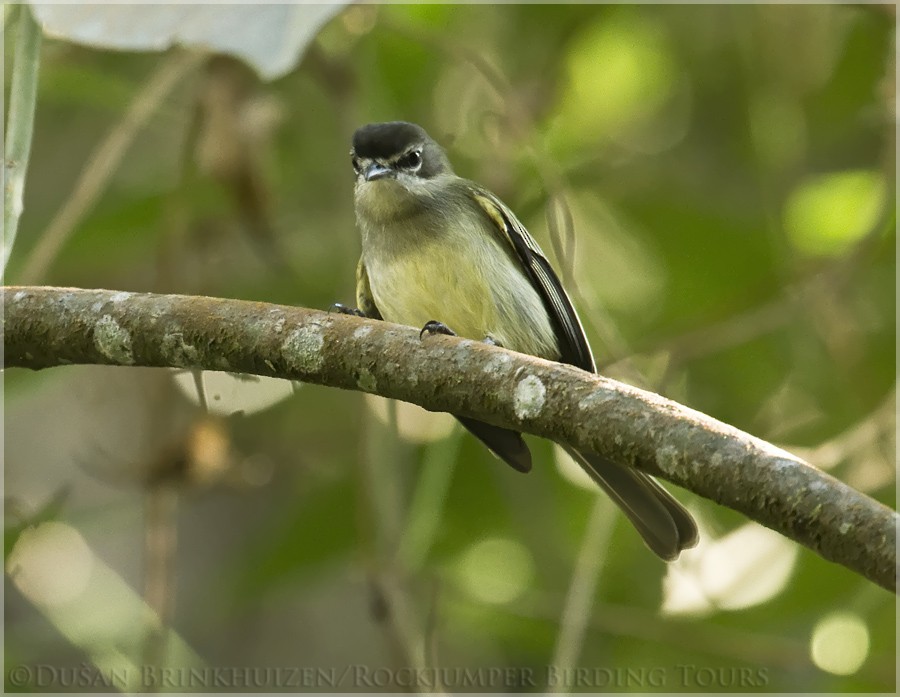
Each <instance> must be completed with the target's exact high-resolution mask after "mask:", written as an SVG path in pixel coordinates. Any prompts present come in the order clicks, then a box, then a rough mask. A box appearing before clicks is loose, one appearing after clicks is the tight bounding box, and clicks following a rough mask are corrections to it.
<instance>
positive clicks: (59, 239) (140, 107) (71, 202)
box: [22, 52, 205, 283]
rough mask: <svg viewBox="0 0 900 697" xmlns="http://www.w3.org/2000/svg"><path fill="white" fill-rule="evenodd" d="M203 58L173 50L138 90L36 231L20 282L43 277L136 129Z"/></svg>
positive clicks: (95, 198) (114, 169)
mask: <svg viewBox="0 0 900 697" xmlns="http://www.w3.org/2000/svg"><path fill="white" fill-rule="evenodd" d="M203 60H205V56H204V55H203V54H201V53H184V52H177V53H175V54H174V55H173V56H172V57H170V58H169V59H167V60H166V61H165V62H164V63H163V64H162V66H161V67H160V68H159V70H157V71H156V73H154V75H153V76H152V77H151V78H150V79H149V80H148V81H147V84H146V85H145V86H144V87H143V88H142V89H141V91H140V92H138V94H137V96H136V97H135V98H134V101H132V102H131V104H130V105H129V107H128V110H127V111H126V112H125V115H124V116H123V117H122V119H121V120H120V121H119V122H118V123H117V124H116V125H115V126H114V127H113V128H112V130H111V131H110V132H109V133H108V134H107V136H106V138H104V139H103V141H102V142H101V143H100V144H99V145H98V146H97V148H96V149H95V150H94V152H93V153H91V156H90V158H88V161H87V164H85V166H84V169H82V171H81V177H79V179H78V182H77V183H76V184H75V189H74V190H73V191H72V193H71V194H70V195H69V197H68V198H67V199H66V202H65V204H63V205H62V206H61V207H60V208H59V210H58V211H57V212H56V215H55V216H54V217H53V220H51V221H50V224H49V225H48V226H47V229H46V230H44V232H43V233H41V236H40V238H39V239H38V242H37V244H36V245H35V247H34V250H33V251H32V252H31V255H30V256H29V257H28V260H27V261H26V262H25V268H24V269H23V270H22V279H23V281H24V282H25V283H36V282H37V281H40V280H41V279H43V278H44V276H45V275H46V273H47V271H48V270H49V269H50V267H51V265H52V264H53V261H54V260H55V259H56V255H57V254H59V251H60V250H61V249H62V247H63V245H65V243H66V242H67V241H68V240H69V238H70V237H71V236H72V234H73V233H74V232H75V230H76V229H77V228H78V226H79V225H80V224H81V221H82V220H83V219H84V216H85V215H87V214H88V212H90V210H91V208H92V207H93V206H94V204H95V203H96V202H97V199H98V198H99V197H100V196H101V195H102V194H103V192H104V190H105V189H106V187H107V185H108V184H109V181H110V179H112V177H113V175H114V174H115V173H116V171H117V170H118V168H119V164H120V163H121V162H122V158H123V157H124V156H125V153H126V152H127V151H128V148H129V147H130V146H131V144H132V143H133V142H134V139H135V138H136V137H137V135H138V133H139V132H140V130H141V129H142V128H143V127H144V126H145V125H146V124H147V122H148V121H149V120H150V118H151V117H152V116H153V115H154V114H155V113H156V112H157V110H158V109H159V107H160V105H161V104H163V102H164V101H165V99H166V97H167V96H168V95H169V93H170V92H171V91H172V90H173V89H174V88H175V86H176V85H177V84H178V83H179V82H180V81H181V79H182V78H184V77H185V76H187V75H189V74H190V73H191V71H193V70H194V68H196V67H197V66H199V65H200V64H201V63H202V62H203Z"/></svg>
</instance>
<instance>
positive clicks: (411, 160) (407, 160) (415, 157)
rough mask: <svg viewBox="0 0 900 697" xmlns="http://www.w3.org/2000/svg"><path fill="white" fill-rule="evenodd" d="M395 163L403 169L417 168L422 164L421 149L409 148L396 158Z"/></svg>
mask: <svg viewBox="0 0 900 697" xmlns="http://www.w3.org/2000/svg"><path fill="white" fill-rule="evenodd" d="M397 164H398V165H399V166H400V167H402V168H403V169H419V167H421V166H422V151H421V150H410V151H409V152H408V153H406V154H405V155H404V156H403V157H401V158H400V159H399V160H397Z"/></svg>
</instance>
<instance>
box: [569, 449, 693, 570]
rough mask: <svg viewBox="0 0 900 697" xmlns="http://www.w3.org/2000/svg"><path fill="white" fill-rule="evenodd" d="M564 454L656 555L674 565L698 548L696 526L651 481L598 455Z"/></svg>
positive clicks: (573, 452) (669, 496)
mask: <svg viewBox="0 0 900 697" xmlns="http://www.w3.org/2000/svg"><path fill="white" fill-rule="evenodd" d="M566 451H567V452H568V453H569V454H570V455H571V456H572V457H573V458H574V459H575V461H576V462H578V463H579V464H580V465H581V466H582V467H583V468H584V469H585V471H586V472H587V473H588V474H589V475H590V476H591V479H593V480H594V481H595V482H597V484H599V485H600V487H601V488H602V489H603V490H604V491H605V492H606V493H607V494H609V496H610V498H612V500H613V501H615V502H616V505H618V506H619V508H621V509H622V511H623V512H624V513H625V515H626V516H627V517H628V520H630V521H631V523H632V525H634V527H635V528H637V531H638V532H639V533H640V535H641V537H642V538H644V542H646V543H647V546H648V547H649V548H650V549H651V550H653V552H654V553H655V554H657V555H658V556H660V557H662V558H663V559H665V560H666V561H674V560H675V559H677V558H678V555H679V554H680V553H681V551H682V550H683V549H689V548H690V547H693V546H694V545H696V544H697V541H698V538H699V535H698V532H697V523H695V522H694V519H693V518H692V517H691V514H690V513H688V512H687V510H686V509H685V508H684V506H682V505H681V504H680V503H678V501H676V500H675V498H674V497H673V496H672V495H671V494H670V493H669V492H668V491H666V490H665V489H663V487H662V486H660V485H659V484H658V483H657V482H656V480H655V479H653V477H651V476H650V475H648V474H644V473H643V472H640V471H638V470H636V469H632V468H630V467H623V466H622V465H618V464H616V463H615V462H612V461H611V460H607V459H606V458H605V457H602V456H600V455H594V454H589V453H581V452H578V451H577V450H573V449H571V448H566Z"/></svg>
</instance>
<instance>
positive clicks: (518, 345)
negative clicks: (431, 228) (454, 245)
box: [366, 248, 559, 359]
mask: <svg viewBox="0 0 900 697" xmlns="http://www.w3.org/2000/svg"><path fill="white" fill-rule="evenodd" d="M452 252H453V250H448V249H446V248H442V249H440V250H439V251H438V250H437V249H436V250H435V253H434V255H428V254H427V252H425V253H424V254H423V253H422V250H419V253H417V254H409V255H407V254H400V255H394V256H393V257H392V258H391V259H390V260H385V259H378V258H373V259H367V260H366V268H367V271H368V276H369V285H370V288H371V290H372V296H373V298H374V300H375V304H376V306H377V307H378V309H379V311H380V312H381V316H382V317H383V318H384V319H385V320H387V321H389V322H396V323H398V324H406V325H409V326H413V327H422V326H423V325H424V324H425V323H426V322H429V321H431V320H437V321H439V322H443V323H444V324H446V325H447V326H448V327H450V329H452V330H453V331H454V332H456V333H457V334H458V335H460V336H464V337H467V338H471V339H484V338H486V337H490V338H491V339H494V340H495V341H497V343H499V344H500V345H501V346H505V347H506V348H509V349H512V350H514V351H521V352H522V353H530V354H532V355H536V356H542V357H545V358H550V359H556V358H558V356H559V350H558V348H557V343H556V337H555V334H554V332H553V328H552V326H551V324H550V320H549V317H548V315H547V312H546V309H545V308H544V305H543V302H542V301H541V299H540V296H539V295H538V294H537V292H536V291H535V290H534V288H532V287H531V284H530V283H529V281H528V279H527V278H526V277H525V275H524V274H523V273H522V272H521V271H520V270H519V269H518V268H516V267H514V266H513V265H512V261H511V260H509V259H507V258H505V257H502V256H500V255H499V254H498V253H497V251H495V250H491V252H492V253H486V254H480V255H474V256H470V255H459V254H457V255H454V254H453V253H452ZM422 259H427V260H429V261H426V262H425V263H422V261H421V260H422ZM430 260H435V261H434V262H433V263H431V261H430ZM501 264H502V266H501Z"/></svg>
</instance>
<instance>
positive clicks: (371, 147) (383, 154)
mask: <svg viewBox="0 0 900 697" xmlns="http://www.w3.org/2000/svg"><path fill="white" fill-rule="evenodd" d="M430 140H431V138H429V137H428V134H427V133H426V132H425V129H424V128H422V127H421V126H417V125H416V124H414V123H407V122H406V121H389V122H387V123H370V124H368V125H366V126H362V127H361V128H359V129H357V131H356V133H354V134H353V152H355V153H356V155H357V157H370V158H372V159H388V158H390V157H393V156H394V155H399V154H401V153H403V152H405V151H406V150H407V149H408V148H410V147H411V146H413V145H424V144H425V143H427V142H428V141H430Z"/></svg>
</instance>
